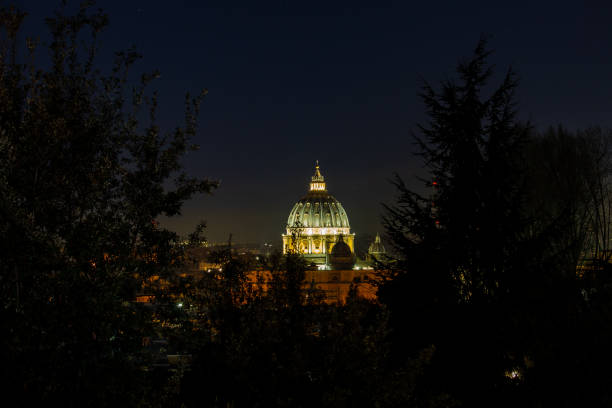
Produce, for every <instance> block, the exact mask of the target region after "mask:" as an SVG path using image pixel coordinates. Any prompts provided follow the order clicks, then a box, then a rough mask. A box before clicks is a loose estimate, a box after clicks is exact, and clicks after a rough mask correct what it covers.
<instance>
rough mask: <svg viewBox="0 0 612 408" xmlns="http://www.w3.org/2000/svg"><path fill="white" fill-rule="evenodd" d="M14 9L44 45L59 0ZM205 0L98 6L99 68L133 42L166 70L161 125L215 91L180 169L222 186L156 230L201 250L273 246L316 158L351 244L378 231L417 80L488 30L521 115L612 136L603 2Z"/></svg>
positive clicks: (611, 62)
mask: <svg viewBox="0 0 612 408" xmlns="http://www.w3.org/2000/svg"><path fill="white" fill-rule="evenodd" d="M2 3H3V4H8V2H2ZM14 3H15V4H17V5H18V6H20V7H21V8H22V9H24V10H25V11H27V12H28V13H29V14H30V15H29V17H28V18H27V20H26V24H25V26H24V28H25V32H27V33H28V34H29V35H38V36H41V37H42V39H43V40H44V38H45V37H44V35H43V33H44V31H43V28H44V27H43V23H42V22H43V19H44V18H45V17H48V16H50V15H51V14H52V12H53V9H55V8H56V6H57V5H58V4H59V3H60V2H59V1H57V2H56V1H32V0H30V1H15V2H14ZM74 3H75V4H76V2H74ZM202 3H204V2H200V1H184V2H168V1H157V2H156V1H121V2H119V1H104V2H102V1H100V2H98V6H99V7H102V8H103V9H104V10H105V11H106V12H107V13H108V14H109V17H110V26H109V27H108V28H107V29H106V31H105V32H104V33H103V35H102V36H101V37H100V41H101V49H100V55H99V60H98V62H99V63H101V65H100V67H101V68H102V69H106V68H108V66H109V64H105V63H104V62H105V61H110V58H111V56H112V52H113V51H116V50H120V49H125V48H128V47H130V46H131V45H135V46H136V48H137V50H138V51H139V52H141V53H142V54H143V56H144V58H143V60H142V61H141V62H140V63H139V64H137V66H136V67H135V69H136V70H137V71H139V72H145V71H150V70H153V69H159V70H160V71H161V78H160V80H158V81H157V82H156V83H154V86H155V87H156V88H157V89H158V90H159V94H160V115H159V117H160V124H161V125H162V126H163V127H164V128H165V129H166V130H171V129H172V128H173V127H174V126H175V125H177V124H180V123H181V120H182V109H183V100H184V94H185V93H186V92H191V93H197V92H198V91H199V90H200V89H201V88H208V90H209V94H208V96H207V98H206V100H205V102H204V104H203V106H202V113H201V117H200V119H201V120H200V129H199V132H198V137H197V139H196V140H195V142H196V143H198V144H200V145H201V150H200V151H199V152H197V153H193V154H190V156H189V157H188V158H187V159H186V162H185V164H186V167H187V169H188V171H189V172H190V173H192V174H194V175H198V176H206V177H210V178H211V179H218V180H220V181H221V186H220V188H219V189H218V190H217V191H216V192H215V193H214V195H212V196H202V197H198V198H196V199H194V200H192V201H190V202H189V203H187V204H186V206H185V208H184V211H183V216H182V217H178V218H175V219H169V220H164V221H163V224H164V225H166V226H168V227H169V228H171V229H174V230H176V231H177V232H179V233H180V234H186V233H188V232H189V231H190V230H191V229H192V227H193V226H194V225H195V224H196V223H197V222H198V221H199V220H200V219H204V220H206V221H207V223H208V230H207V233H206V235H207V236H208V238H209V239H210V240H211V241H224V240H227V238H228V236H229V234H230V233H232V234H233V235H234V240H235V241H239V242H264V241H267V242H272V243H274V244H277V245H278V244H279V243H280V235H281V233H282V232H283V229H284V226H285V223H286V221H287V216H288V215H289V211H290V210H291V208H292V206H293V205H294V204H295V202H296V201H297V200H298V199H299V198H300V197H302V196H303V195H304V194H305V193H306V189H307V185H308V182H309V180H310V176H311V175H312V173H313V170H314V164H315V160H319V162H320V165H321V170H322V172H323V175H324V176H325V178H326V181H327V183H328V188H329V190H330V192H331V193H332V194H333V195H334V196H335V197H336V198H337V199H338V200H339V201H340V202H341V203H342V204H343V206H344V208H345V209H346V211H347V213H348V217H349V221H350V223H351V228H352V230H353V231H354V232H355V233H356V234H357V236H358V237H359V236H360V235H365V234H369V235H372V236H373V235H375V234H376V232H377V231H378V232H382V227H381V225H380V214H381V212H382V208H381V205H380V203H381V202H387V203H389V202H392V201H393V198H394V196H395V192H394V190H393V187H392V186H391V185H390V184H389V183H388V182H387V180H388V179H389V178H391V177H392V174H393V172H398V173H399V174H400V175H401V176H402V177H403V178H404V179H405V180H406V181H407V182H409V183H412V182H413V179H414V176H415V174H416V173H418V172H419V171H421V170H420V168H421V166H420V163H419V160H418V159H416V158H415V157H413V155H412V153H413V151H414V145H413V143H412V139H411V135H410V134H411V131H416V124H417V123H419V122H422V121H424V120H426V117H425V112H424V108H423V105H422V104H421V102H420V100H419V97H418V92H419V89H420V86H421V85H422V83H423V82H422V81H423V80H427V81H428V82H430V83H431V84H433V85H436V84H437V83H439V81H440V80H444V79H448V78H451V77H453V75H454V68H455V66H456V63H457V62H458V61H459V60H460V59H462V58H464V57H468V56H469V55H470V54H471V52H472V50H473V48H474V46H475V45H476V42H477V40H478V38H479V37H480V35H481V34H482V33H485V34H490V36H491V38H490V42H489V46H490V48H491V49H493V50H494V54H493V55H492V57H491V61H492V62H493V63H494V64H496V69H497V74H498V75H497V76H496V79H499V77H500V76H501V75H503V73H504V72H505V70H506V69H507V67H508V66H510V65H511V66H512V67H513V68H514V69H515V70H516V71H517V73H518V74H519V77H520V79H521V84H520V86H519V92H518V95H517V97H518V98H517V99H518V101H519V106H518V108H519V111H520V117H521V118H522V119H525V120H530V121H531V122H532V123H533V125H534V126H535V127H536V128H539V129H543V128H546V127H548V126H551V125H552V126H556V125H557V124H559V123H561V124H563V125H565V126H567V127H569V128H571V129H575V128H584V127H587V126H591V125H600V126H603V127H612V98H610V95H612V26H611V25H610V24H609V21H612V5H611V4H609V3H607V2H580V3H579V2H567V4H564V3H561V2H527V1H523V2H521V1H516V2H512V3H503V4H504V5H503V6H500V5H498V4H496V2H453V1H444V2H443V1H438V2H427V3H426V2H418V3H413V2H400V1H396V2H395V1H388V2H370V3H366V2H333V5H331V4H329V3H323V2H321V3H317V2H308V3H303V2H301V3H298V2H282V1H279V2H263V3H262V2H248V3H238V2H223V3H219V4H223V5H226V7H212V6H210V7H207V6H203V5H202ZM571 3H573V5H572V4H571ZM206 4H208V5H210V4H212V3H208V2H207V3H206ZM414 185H416V183H415V184H414Z"/></svg>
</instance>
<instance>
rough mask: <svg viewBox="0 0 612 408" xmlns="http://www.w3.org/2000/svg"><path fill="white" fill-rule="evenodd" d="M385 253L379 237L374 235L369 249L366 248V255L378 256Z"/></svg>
mask: <svg viewBox="0 0 612 408" xmlns="http://www.w3.org/2000/svg"><path fill="white" fill-rule="evenodd" d="M386 252H387V251H385V247H384V245H383V244H382V242H381V241H380V235H378V234H376V239H375V240H374V242H372V243H371V244H370V247H369V248H368V253H369V254H371V255H380V254H384V253H386Z"/></svg>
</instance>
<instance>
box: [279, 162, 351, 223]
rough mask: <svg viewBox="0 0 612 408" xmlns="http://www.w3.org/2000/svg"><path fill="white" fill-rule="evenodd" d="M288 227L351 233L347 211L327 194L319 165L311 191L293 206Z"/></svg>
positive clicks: (311, 184) (313, 177)
mask: <svg viewBox="0 0 612 408" xmlns="http://www.w3.org/2000/svg"><path fill="white" fill-rule="evenodd" d="M287 227H288V228H296V227H301V228H325V229H327V228H334V229H336V228H341V229H342V230H341V231H338V233H346V234H348V233H349V231H348V229H349V228H350V225H349V220H348V217H347V215H346V211H345V210H344V208H343V207H342V204H340V202H339V201H338V200H336V199H335V198H334V197H333V196H332V195H331V194H329V193H328V192H327V188H326V186H325V180H324V178H323V176H322V175H321V172H320V171H319V165H318V164H317V166H316V168H315V175H314V176H312V181H311V183H310V191H309V192H308V194H306V195H305V196H304V197H302V198H301V199H300V200H299V201H298V202H297V203H295V205H294V206H293V209H292V210H291V212H290V213H289V218H288V220H287ZM345 229H346V231H345ZM321 232H322V233H323V234H325V233H326V232H323V231H321Z"/></svg>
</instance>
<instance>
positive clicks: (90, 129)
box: [0, 5, 216, 406]
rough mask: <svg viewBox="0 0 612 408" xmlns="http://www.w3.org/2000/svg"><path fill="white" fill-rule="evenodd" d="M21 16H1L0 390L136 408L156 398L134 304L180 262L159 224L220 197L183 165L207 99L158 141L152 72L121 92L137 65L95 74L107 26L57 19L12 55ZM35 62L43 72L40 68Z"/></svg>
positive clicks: (84, 10) (140, 314) (89, 15)
mask: <svg viewBox="0 0 612 408" xmlns="http://www.w3.org/2000/svg"><path fill="white" fill-rule="evenodd" d="M24 17H25V14H24V13H22V12H20V11H18V10H16V9H14V8H8V9H6V8H3V9H2V10H1V11H0V29H2V31H3V33H2V39H3V41H2V48H1V49H0V106H1V108H0V151H1V154H0V240H1V243H0V251H1V252H2V253H1V254H0V258H1V259H2V262H0V276H1V280H0V291H1V293H2V308H1V310H2V311H1V312H0V314H2V317H1V319H2V322H3V324H2V325H1V326H2V328H1V329H0V330H1V332H0V337H1V338H2V340H1V341H2V343H1V348H2V352H1V353H2V361H3V365H2V366H3V367H2V370H3V372H4V374H5V375H4V376H3V378H7V379H8V383H7V384H5V385H8V387H7V388H8V389H9V390H10V392H11V393H12V394H14V395H13V396H14V397H16V400H17V401H21V402H22V404H23V405H26V406H29V405H39V404H40V403H42V401H44V402H45V403H47V404H48V403H51V404H55V403H58V404H63V405H69V406H73V405H89V406H91V405H99V406H108V405H117V404H119V405H135V404H136V403H137V402H138V401H139V400H140V399H141V398H142V397H143V395H145V394H146V392H145V390H146V389H149V390H151V389H154V386H153V387H151V388H148V387H149V385H150V384H147V383H146V382H145V379H146V376H147V374H146V372H145V371H143V370H142V369H140V367H141V365H143V364H144V365H146V359H145V356H143V355H142V353H140V351H141V348H142V345H141V339H142V337H143V335H145V334H148V333H149V331H150V320H149V319H148V312H147V311H146V310H144V309H142V308H139V307H138V306H137V305H135V304H134V303H132V302H131V300H133V299H134V295H135V293H136V291H137V290H138V289H139V287H140V284H141V283H142V281H144V280H146V279H147V278H149V277H150V276H151V275H154V274H156V275H163V274H164V273H166V272H167V271H171V270H172V269H173V268H174V265H175V263H176V260H177V258H178V255H180V251H179V247H178V246H176V245H174V243H175V242H177V241H178V239H177V236H176V235H175V234H174V233H172V232H170V231H167V230H165V229H163V228H161V227H160V226H159V225H158V223H157V222H156V221H155V220H156V218H157V217H158V216H160V215H162V214H163V215H167V216H172V215H176V214H178V213H179V212H180V208H181V205H182V203H183V202H184V201H185V200H186V199H188V198H190V197H191V196H193V195H194V194H196V193H200V192H209V191H211V190H212V189H213V188H214V187H215V185H216V184H215V183H214V182H210V181H208V180H199V179H196V178H192V177H189V176H188V175H186V174H185V173H184V172H183V170H182V166H181V162H180V161H181V158H182V157H183V156H184V155H185V154H186V153H187V152H188V151H189V150H191V149H192V147H191V146H190V142H189V141H190V139H191V138H192V137H193V136H194V135H195V132H196V117H197V114H198V109H199V104H200V101H201V99H202V97H203V95H204V94H202V95H200V96H198V97H195V98H191V97H187V100H186V115H185V125H184V126H182V127H178V128H176V130H174V131H173V132H171V133H164V132H162V130H161V129H160V128H159V126H158V125H157V124H156V119H155V118H156V106H157V98H156V96H155V93H150V92H148V91H147V86H148V85H149V84H150V82H151V81H152V80H153V79H154V78H155V77H156V74H155V73H153V74H145V75H143V76H142V78H141V82H140V85H136V86H134V87H133V92H132V93H131V94H128V90H129V89H130V88H132V85H130V84H131V82H130V81H131V76H129V75H128V72H129V70H130V69H132V68H133V65H134V63H135V62H136V61H137V60H138V58H139V56H138V54H137V53H135V52H134V51H132V50H130V51H126V52H120V53H118V54H117V58H116V63H115V65H114V68H113V70H112V72H111V73H110V74H109V75H103V74H101V73H100V72H99V71H98V70H97V69H96V60H95V57H96V46H97V43H96V38H97V34H98V33H99V32H100V31H101V30H102V29H103V28H104V27H105V25H106V24H107V20H108V19H107V16H106V15H105V14H103V13H102V12H100V11H99V12H91V11H90V10H89V8H88V7H87V5H83V6H82V7H81V8H80V9H79V10H78V12H77V13H76V14H75V15H64V14H63V11H62V10H60V11H58V13H57V14H56V16H55V17H53V18H49V19H47V25H48V27H49V30H50V32H51V35H52V40H51V42H50V44H49V45H48V46H41V45H39V44H36V43H35V41H33V40H30V39H27V41H26V42H25V44H26V49H25V50H22V49H20V48H21V44H23V37H22V34H21V33H20V30H19V27H20V25H21V22H22V20H23V19H24ZM44 50H48V51H49V53H50V56H51V63H50V65H49V66H46V65H45V64H40V65H37V64H36V62H37V55H39V53H40V52H42V51H44ZM127 97H129V100H130V101H131V102H129V103H128V102H126V98H127ZM142 118H145V121H144V122H143V121H142V120H141V119H142ZM147 118H148V119H147ZM128 390H129V391H128ZM6 398H8V396H7V397H6Z"/></svg>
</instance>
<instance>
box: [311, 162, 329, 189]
mask: <svg viewBox="0 0 612 408" xmlns="http://www.w3.org/2000/svg"><path fill="white" fill-rule="evenodd" d="M311 180H312V181H311V183H310V191H325V190H326V187H325V179H324V178H323V176H322V175H321V171H320V170H319V161H318V160H317V163H316V165H315V174H314V176H312V177H311Z"/></svg>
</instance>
